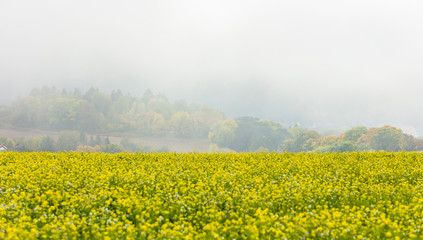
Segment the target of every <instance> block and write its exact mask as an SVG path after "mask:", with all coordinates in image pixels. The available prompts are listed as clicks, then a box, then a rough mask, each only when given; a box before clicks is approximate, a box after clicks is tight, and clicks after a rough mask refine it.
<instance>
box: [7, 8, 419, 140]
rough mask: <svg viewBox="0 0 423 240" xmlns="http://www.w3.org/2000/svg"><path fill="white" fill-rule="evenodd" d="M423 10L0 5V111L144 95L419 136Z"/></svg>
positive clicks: (234, 113)
mask: <svg viewBox="0 0 423 240" xmlns="http://www.w3.org/2000/svg"><path fill="white" fill-rule="evenodd" d="M422 12H423V2H422V1H418V0H406V1H404V0H398V1H389V0H383V1H382V0H377V1H372V0H366V1H364V0H358V1H357V0H356V1H340V0H336V1H335V0H333V1H326V0H296V1H253V0H242V1H241V0H237V1H235V0H233V1H223V0H214V1H194V0H192V1H184V0H178V1H170V0H169V1H160V0H158V1H157V0H154V1H153V0H151V1H124V0H123V1H100V0H84V1H82V0H81V1H70V0H69V1H66V0H54V1H53V0H51V1H43V0H40V1H29V0H28V1H20V0H1V1H0V83H1V87H0V101H1V102H3V103H11V102H12V101H14V100H16V98H17V97H19V96H21V97H23V96H25V95H27V94H28V93H29V91H30V89H32V88H34V87H37V86H39V87H41V86H43V85H47V86H55V87H56V88H58V89H61V88H67V89H73V88H75V87H78V88H80V89H83V90H84V89H85V90H86V89H88V88H89V87H91V86H93V87H96V88H99V89H101V90H103V91H111V90H113V89H117V88H120V89H122V90H123V91H124V92H129V93H132V94H135V95H137V96H140V95H141V94H142V93H143V92H144V91H145V90H146V89H147V88H150V89H151V90H152V91H153V92H155V93H158V92H161V93H164V94H165V95H167V96H168V97H169V98H170V99H171V100H175V99H180V98H185V99H187V100H188V101H189V102H196V103H200V104H205V105H208V106H210V107H213V108H216V109H219V110H222V111H223V112H224V113H225V114H226V115H227V116H229V117H238V116H243V115H252V116H256V117H260V118H268V119H272V120H275V121H280V122H282V123H285V125H290V124H294V123H296V122H300V123H301V124H302V125H304V126H308V127H316V128H344V127H348V126H353V125H363V124H364V125H367V126H380V125H383V124H391V125H394V126H412V127H415V128H416V129H417V130H418V132H419V134H420V135H423V111H422V107H420V103H421V102H423V95H422V94H421V91H422V87H423V67H422V66H423V44H422V43H423V27H422V23H423V14H422Z"/></svg>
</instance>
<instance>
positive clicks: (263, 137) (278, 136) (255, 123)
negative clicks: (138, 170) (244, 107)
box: [229, 117, 290, 152]
mask: <svg viewBox="0 0 423 240" xmlns="http://www.w3.org/2000/svg"><path fill="white" fill-rule="evenodd" d="M236 123H237V125H238V127H237V128H236V129H235V139H234V141H233V142H232V144H231V145H230V146H229V148H231V149H234V150H235V151H238V152H247V151H250V152H251V151H256V150H257V149H258V148H260V147H262V148H266V149H268V150H269V151H276V150H278V149H279V148H280V146H281V145H282V143H283V141H284V140H286V139H287V138H288V137H290V134H289V133H288V131H287V130H285V129H283V127H282V126H281V125H280V124H278V123H275V122H271V121H267V120H264V121H259V119H258V118H253V117H241V118H237V119H236Z"/></svg>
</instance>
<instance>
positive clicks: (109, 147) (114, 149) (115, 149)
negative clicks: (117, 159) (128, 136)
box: [100, 144, 123, 153]
mask: <svg viewBox="0 0 423 240" xmlns="http://www.w3.org/2000/svg"><path fill="white" fill-rule="evenodd" d="M100 151H101V152H104V153H120V152H123V150H122V149H121V148H120V147H119V146H118V145H115V144H106V145H103V146H101V147H100Z"/></svg>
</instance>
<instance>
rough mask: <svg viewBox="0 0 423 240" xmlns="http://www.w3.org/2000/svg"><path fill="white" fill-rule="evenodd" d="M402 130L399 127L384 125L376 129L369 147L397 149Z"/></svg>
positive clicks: (386, 149) (387, 149)
mask: <svg viewBox="0 0 423 240" xmlns="http://www.w3.org/2000/svg"><path fill="white" fill-rule="evenodd" d="M402 134H403V133H402V130H401V129H399V128H395V127H391V126H384V127H381V128H379V129H378V130H377V133H376V135H374V136H373V139H372V141H371V143H370V147H372V148H373V149H375V150H385V151H388V152H391V151H399V150H401V147H400V140H401V136H402Z"/></svg>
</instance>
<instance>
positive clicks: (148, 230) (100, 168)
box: [0, 152, 423, 239]
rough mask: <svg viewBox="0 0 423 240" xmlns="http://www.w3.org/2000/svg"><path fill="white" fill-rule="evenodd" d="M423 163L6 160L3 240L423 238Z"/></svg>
mask: <svg viewBox="0 0 423 240" xmlns="http://www.w3.org/2000/svg"><path fill="white" fill-rule="evenodd" d="M422 188H423V155H422V154H419V153H383V152H379V153H349V154H305V153H299V154H276V153H275V154H273V153H251V154H200V153H192V154H177V153H166V154H165V153H161V154H141V153H139V154H129V153H125V154H100V153H92V154H87V153H14V152H8V153H1V154H0V238H6V239H40V238H42V239H44V238H52V239H59V238H62V239H181V238H185V239H213V238H215V239H283V238H286V239H298V238H319V239H374V238H382V239H385V238H392V239H403V238H411V239H421V238H423V229H422V225H423V196H422V192H423V189H422Z"/></svg>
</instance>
